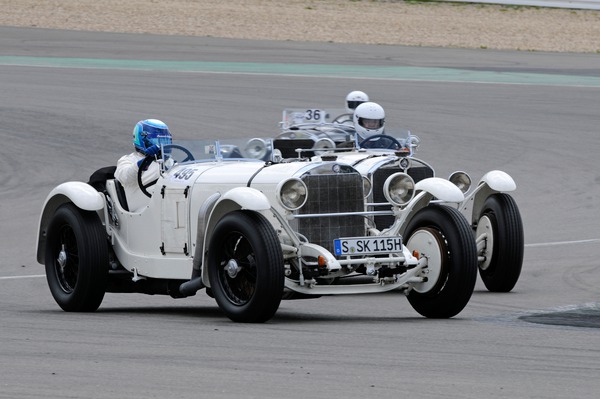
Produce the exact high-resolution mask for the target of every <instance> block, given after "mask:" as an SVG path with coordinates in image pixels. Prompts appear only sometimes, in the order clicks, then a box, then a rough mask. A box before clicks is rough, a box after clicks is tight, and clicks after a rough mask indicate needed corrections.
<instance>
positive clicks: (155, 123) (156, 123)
mask: <svg viewBox="0 0 600 399" xmlns="http://www.w3.org/2000/svg"><path fill="white" fill-rule="evenodd" d="M166 144H171V133H170V132H169V128H168V127H167V125H166V124H165V123H164V122H162V121H160V120H158V119H145V120H142V121H139V122H138V123H136V125H135V127H134V128H133V147H134V148H135V151H134V152H132V153H131V154H128V155H124V156H122V157H121V158H120V159H119V161H118V162H117V169H116V171H115V179H117V180H118V181H119V182H120V183H121V184H122V185H123V188H124V189H125V196H126V197H127V203H128V204H129V209H130V210H131V211H132V212H139V211H140V210H141V209H142V208H143V207H144V206H146V205H147V203H148V197H146V196H145V195H144V193H143V192H142V190H141V189H140V187H139V185H138V180H137V176H138V170H139V167H140V165H141V164H142V161H143V160H144V159H145V158H146V157H147V156H154V157H155V158H157V157H158V156H160V149H161V146H162V145H166ZM159 172H160V167H159V165H158V163H157V162H155V161H154V162H152V163H151V164H150V165H149V166H148V169H147V170H145V171H144V173H143V174H142V183H143V184H144V185H146V184H148V183H150V182H152V181H155V180H156V179H158V176H159ZM152 189H153V188H150V190H149V191H151V190H152Z"/></svg>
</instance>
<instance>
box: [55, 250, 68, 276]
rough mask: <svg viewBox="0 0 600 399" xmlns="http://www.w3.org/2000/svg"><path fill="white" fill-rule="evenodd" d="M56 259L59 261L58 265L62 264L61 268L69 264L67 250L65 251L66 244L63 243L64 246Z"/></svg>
mask: <svg viewBox="0 0 600 399" xmlns="http://www.w3.org/2000/svg"><path fill="white" fill-rule="evenodd" d="M56 261H57V262H58V265H59V266H60V268H61V270H64V269H65V266H66V265H67V251H65V244H63V245H62V248H61V250H60V252H59V253H58V258H57V259H56Z"/></svg>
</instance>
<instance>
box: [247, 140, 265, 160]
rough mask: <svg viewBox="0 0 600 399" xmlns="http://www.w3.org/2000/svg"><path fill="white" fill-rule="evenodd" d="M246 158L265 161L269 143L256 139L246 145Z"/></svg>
mask: <svg viewBox="0 0 600 399" xmlns="http://www.w3.org/2000/svg"><path fill="white" fill-rule="evenodd" d="M245 150H246V156H247V157H248V158H254V159H263V158H264V157H265V156H266V155H267V153H268V148H267V142H266V141H265V140H263V139H260V138H254V139H251V140H249V141H248V143H246V148H245Z"/></svg>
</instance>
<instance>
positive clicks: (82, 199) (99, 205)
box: [36, 181, 105, 264]
mask: <svg viewBox="0 0 600 399" xmlns="http://www.w3.org/2000/svg"><path fill="white" fill-rule="evenodd" d="M69 202H72V203H73V204H74V205H75V206H77V207H78V208H79V209H83V210H85V211H99V210H101V209H103V208H104V203H105V202H104V196H103V195H102V194H100V193H99V192H98V191H96V189H95V188H93V187H92V186H90V185H89V184H87V183H83V182H78V181H71V182H66V183H62V184H60V185H58V186H56V187H55V188H54V189H53V190H52V191H50V194H48V196H47V197H46V200H45V201H44V206H43V207H42V213H41V215H40V222H39V229H38V232H37V251H36V252H37V261H38V262H39V263H42V264H43V263H44V252H45V249H46V230H47V228H48V224H49V223H50V219H51V218H52V215H54V212H56V209H58V207H59V206H61V205H62V204H66V203H69Z"/></svg>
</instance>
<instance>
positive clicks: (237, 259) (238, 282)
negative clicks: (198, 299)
mask: <svg viewBox="0 0 600 399" xmlns="http://www.w3.org/2000/svg"><path fill="white" fill-rule="evenodd" d="M208 248H209V249H208V262H207V267H208V268H209V279H210V285H211V287H210V288H211V289H212V292H213V294H214V297H215V300H216V301H217V304H218V305H219V307H220V308H221V310H222V311H223V312H224V313H225V314H226V315H227V317H229V318H230V319H231V320H233V321H237V322H244V323H262V322H265V321H267V320H269V319H271V317H273V315H274V314H275V312H277V309H278V308H279V304H280V302H281V298H282V296H283V287H284V267H283V253H282V250H281V244H280V242H279V238H278V237H277V233H276V232H275V230H274V229H273V226H272V225H271V224H270V223H269V222H268V221H267V219H265V217H264V216H262V215H261V214H258V213H255V212H249V211H235V212H231V213H228V214H227V215H225V216H224V217H223V218H222V219H221V220H220V221H219V222H218V223H217V225H216V226H215V229H214V231H213V234H212V237H211V238H210V245H209V247H208ZM230 262H231V263H230ZM228 266H232V268H231V269H230V270H229V271H228V270H227V269H228ZM230 272H231V273H230Z"/></svg>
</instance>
